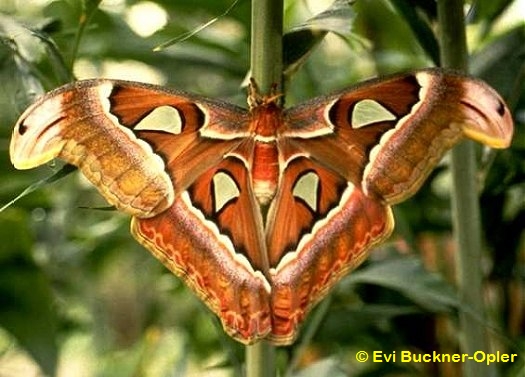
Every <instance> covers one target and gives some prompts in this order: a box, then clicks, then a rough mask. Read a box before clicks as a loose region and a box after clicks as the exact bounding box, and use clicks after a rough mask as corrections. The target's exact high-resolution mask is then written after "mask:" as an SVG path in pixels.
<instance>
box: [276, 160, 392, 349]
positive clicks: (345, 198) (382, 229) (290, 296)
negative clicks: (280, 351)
mask: <svg viewBox="0 0 525 377" xmlns="http://www.w3.org/2000/svg"><path fill="white" fill-rule="evenodd" d="M282 177H283V180H282V184H281V185H280V186H279V191H278V193H277V196H276V198H275V201H274V202H273V204H272V207H271V209H270V213H269V216H268V223H267V229H266V231H267V243H268V248H269V257H270V265H271V266H272V268H271V270H270V275H271V282H272V300H271V308H272V310H271V313H272V332H271V334H269V339H271V340H272V341H273V342H274V343H276V344H289V343H291V342H292V341H293V340H294V339H295V337H296V336H297V331H298V327H299V325H300V323H301V322H302V320H303V319H304V318H305V316H306V314H307V313H308V311H309V310H310V309H311V308H312V306H313V305H314V304H316V303H317V302H318V301H319V300H321V299H322V298H323V297H324V296H325V295H326V293H327V292H328V290H329V289H330V288H332V287H333V286H334V285H335V284H336V283H337V281H339V279H340V278H341V277H342V276H343V275H344V274H345V273H347V272H348V271H349V270H351V269H353V268H355V267H357V266H358V265H359V264H360V263H361V262H362V261H363V260H364V259H365V258H366V256H367V254H368V251H369V250H370V248H371V247H372V246H373V245H375V244H377V243H379V242H380V241H382V240H384V239H385V238H387V237H388V236H389V235H390V233H391V231H392V229H393V225H394V223H393V218H392V214H391V210H390V208H389V207H388V206H386V205H383V204H382V203H381V202H379V201H377V200H374V199H371V198H369V197H367V196H365V195H364V194H363V192H362V191H361V190H360V188H359V187H355V186H354V185H353V184H351V183H349V182H347V181H346V180H345V179H344V178H343V177H341V176H340V175H338V174H336V173H334V172H332V171H330V170H327V169H325V168H324V167H322V166H320V165H319V164H317V163H315V162H312V161H311V160H310V159H308V158H306V157H302V156H298V157H297V158H295V159H293V160H291V161H289V162H288V164H287V166H286V168H285V169H284V171H283V174H282Z"/></svg>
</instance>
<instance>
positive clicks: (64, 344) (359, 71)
mask: <svg viewBox="0 0 525 377" xmlns="http://www.w3.org/2000/svg"><path fill="white" fill-rule="evenodd" d="M230 6H231V1H222V0H221V1H206V0H192V1H186V0H179V1H176V2H173V1H168V0H164V1H162V0H159V1H147V2H146V1H123V0H122V1H116V0H114V1H109V0H108V1H102V2H99V1H89V0H85V1H81V0H76V1H75V0H58V1H42V2H30V3H28V2H24V3H23V4H21V3H19V2H17V1H14V0H8V1H4V2H2V4H0V12H1V13H0V40H1V42H2V43H1V44H0V78H1V79H2V81H1V82H2V85H0V119H1V123H0V124H1V127H0V138H1V139H0V140H1V141H2V142H1V144H0V145H1V146H2V153H0V180H1V182H2V184H1V185H0V203H7V202H9V201H10V200H11V199H13V198H14V197H15V196H17V195H18V194H20V192H22V190H24V189H25V188H26V187H27V186H29V185H30V184H32V183H34V182H36V181H38V180H39V179H42V178H44V177H48V176H50V175H51V174H53V172H54V171H56V170H58V169H59V168H60V166H55V165H53V166H49V167H47V168H41V169H38V170H35V171H29V172H18V171H15V170H14V169H13V168H12V167H11V164H10V163H9V160H8V150H7V149H8V143H9V137H10V132H11V129H12V125H13V124H14V122H15V120H16V118H17V117H18V116H19V115H20V113H21V111H22V110H23V109H24V108H25V107H26V105H27V104H28V103H30V102H31V101H32V100H33V99H34V97H35V96H37V95H39V94H41V93H42V92H43V91H46V90H49V89H52V88H54V87H56V86H58V85H60V84H62V83H65V82H67V81H70V80H71V79H72V78H73V77H76V78H86V77H101V76H103V77H113V78H128V79H134V80H141V81H148V82H158V83H162V84H167V85H169V86H173V87H176V88H179V89H184V90H188V91H192V92H196V93H199V94H202V95H207V96H210V97H217V98H224V99H227V100H230V101H232V102H235V103H237V104H241V105H244V103H245V99H246V94H245V91H244V90H243V89H241V88H240V84H241V83H242V81H243V80H244V78H245V77H246V74H247V69H248V67H249V66H250V62H249V31H250V4H249V2H247V1H239V3H238V4H236V5H235V6H234V7H233V8H232V9H231V10H230V11H229V12H228V13H227V14H226V15H223V14H224V12H225V10H227V9H228V8H229V7H230ZM285 6H286V12H285V28H286V29H287V30H288V34H286V35H285V38H284V41H283V43H284V58H285V65H286V95H287V96H286V103H287V105H293V104H294V103H297V102H299V101H301V100H304V99H307V98H311V97H313V96H316V95H321V94H326V93H328V92H330V91H331V90H334V89H340V88H343V87H346V86H348V85H350V84H352V83H355V82H357V81H359V80H362V79H363V78H366V77H371V76H375V75H378V74H379V75H382V74H388V73H393V72H397V71H401V70H409V69H414V68H420V67H426V66H429V65H434V64H436V63H437V59H438V56H439V53H438V47H437V42H436V41H437V37H436V32H435V30H436V22H437V21H436V4H435V2H434V1H425V0H422V1H417V2H415V1H409V0H390V1H387V0H359V1H356V2H355V3H354V4H352V5H349V4H348V3H347V2H344V1H336V2H335V3H331V2H330V1H328V2H326V3H325V2H320V1H311V2H309V3H308V2H301V1H288V2H286V4H285ZM519 6H521V7H523V1H505V0H499V1H492V0H480V1H476V2H473V3H469V4H468V7H469V9H468V13H467V20H468V23H469V26H468V29H467V31H468V37H469V48H470V53H471V58H470V66H471V72H472V73H473V74H475V75H476V76H480V77H482V78H484V79H486V80H487V81H488V82H489V83H490V84H491V85H493V86H494V87H495V88H496V89H498V91H499V92H500V93H501V94H502V95H503V96H504V97H505V98H506V99H507V100H508V102H509V105H510V107H511V109H512V111H513V113H514V114H515V120H516V135H515V139H514V142H513V145H512V147H511V149H509V150H506V151H501V152H498V153H494V154H492V153H491V154H487V153H485V151H482V150H480V151H479V152H480V153H479V157H480V163H481V164H480V172H479V174H480V180H481V182H483V185H482V190H481V192H480V193H479V194H480V196H481V201H482V221H483V229H484V246H485V247H484V250H483V252H484V258H483V266H484V271H483V272H484V274H485V280H484V281H485V297H483V298H480V299H484V300H485V302H486V304H487V307H488V313H489V316H488V317H489V322H488V323H487V324H486V326H487V328H488V329H489V330H490V335H491V343H492V347H493V349H494V351H496V350H500V351H502V352H511V353H520V352H521V356H522V357H524V356H525V355H524V354H523V349H524V348H525V336H524V334H525V331H524V329H525V305H524V295H525V294H524V287H525V286H524V272H523V271H524V267H525V254H524V247H523V241H522V235H523V228H524V224H525V220H524V217H525V208H524V207H525V202H524V199H523V198H524V195H523V190H524V185H523V182H524V172H525V166H524V164H523V161H524V159H523V153H524V144H525V141H524V137H523V123H524V122H525V120H524V118H525V115H524V114H525V95H524V94H525V89H524V84H523V83H524V76H525V68H524V67H525V65H524V61H525V58H524V57H525V47H524V46H525V43H524V42H525V25H524V21H523V17H521V19H520V17H519V16H518V17H517V16H516V15H519V14H521V15H523V12H524V10H523V8H521V9H520V8H519ZM520 11H521V13H519V12H520ZM137 14H139V15H140V14H142V15H148V17H146V18H143V19H142V20H141V21H139V22H138V23H134V22H133V19H134V17H136V16H137ZM155 15H157V16H158V21H157V22H156V25H157V26H158V25H161V27H160V28H158V29H155V28H153V26H155V23H153V24H154V25H152V29H150V30H146V29H145V28H143V29H140V27H139V26H142V27H144V26H146V24H147V23H148V22H146V20H148V19H149V20H151V19H153V18H154V16H155ZM221 15H222V16H221ZM218 16H220V17H219V18H218V20H217V22H215V23H213V24H212V25H210V26H209V27H206V28H204V29H203V30H201V31H200V32H199V33H196V34H192V31H194V30H195V29H196V28H199V27H200V26H202V25H204V24H205V23H207V22H208V21H210V20H212V19H214V18H216V17H218ZM162 25H163V26H162ZM150 33H152V34H150ZM184 33H189V38H187V39H185V40H184V41H182V42H181V41H179V42H178V43H175V44H173V45H171V46H169V47H167V48H165V49H162V50H161V51H158V52H153V51H152V50H153V49H154V48H155V47H156V46H159V45H161V44H163V43H165V42H167V41H170V40H172V39H173V38H174V37H178V36H180V35H184ZM449 181H450V174H449V169H448V164H447V161H445V162H444V163H443V164H442V165H440V167H439V168H438V169H437V170H436V171H435V172H434V174H433V175H432V177H431V178H430V179H429V180H428V182H427V183H426V185H425V186H424V188H423V189H422V190H421V192H420V193H418V194H417V195H416V196H415V197H414V198H413V199H412V200H410V201H408V202H406V203H404V204H402V205H399V206H397V207H396V208H395V212H396V219H397V228H396V234H395V235H394V237H393V238H392V239H391V241H390V242H389V243H388V244H387V245H385V246H383V247H381V248H379V249H377V250H375V251H374V252H373V253H372V255H371V257H370V258H369V260H368V261H367V263H366V264H365V265H364V266H363V267H362V268H360V269H359V270H358V271H356V272H354V273H352V274H350V275H349V276H348V277H347V278H346V279H344V281H343V282H342V283H341V284H339V286H338V287H337V289H336V290H335V292H334V293H333V294H332V295H331V297H330V298H329V300H330V302H329V305H328V304H326V305H323V309H324V312H323V313H319V312H314V313H313V314H312V315H311V316H310V317H311V318H310V321H308V323H307V324H306V325H305V328H304V329H303V334H305V333H308V332H309V330H310V329H312V332H313V334H314V335H313V338H312V339H309V340H308V341H307V342H305V343H302V342H301V341H302V339H299V342H298V343H297V344H296V345H295V346H292V347H288V348H282V349H279V350H278V353H277V363H278V366H279V368H280V370H281V371H283V373H284V371H285V370H287V369H289V368H295V370H294V372H295V373H297V374H298V375H301V376H303V375H305V376H308V375H315V376H317V377H319V376H324V375H326V376H336V375H351V376H375V375H377V376H389V375H396V376H400V375H402V376H415V375H430V376H454V375H459V373H460V369H459V367H458V365H447V364H430V365H429V364H426V365H422V364H413V365H411V364H400V363H381V364H374V363H363V364H359V363H357V362H356V361H355V352H356V351H359V350H366V351H373V350H381V351H382V352H384V353H390V352H393V351H395V350H397V351H399V350H412V351H413V352H432V351H433V350H436V351H438V352H443V353H444V352H457V351H458V327H457V313H458V311H459V310H460V308H459V307H458V302H457V297H456V294H455V289H454V274H453V270H454V253H455V250H454V249H453V245H452V240H451V236H450V228H451V224H450V207H449V206H450V204H449V203H450V201H449V192H450V191H449V188H450V187H449V186H450V184H449ZM473 195H476V193H473ZM105 205H106V204H105V203H104V202H103V201H102V200H101V199H100V197H99V196H98V194H97V193H96V192H95V191H94V190H93V189H92V188H91V186H89V185H88V184H86V182H85V181H84V180H83V179H82V177H81V176H80V175H77V174H71V175H69V176H68V177H67V178H65V179H62V180H60V181H58V182H55V183H53V184H51V185H45V186H44V187H43V188H42V189H40V190H37V191H36V192H34V193H32V194H31V195H28V196H24V197H23V198H22V199H21V200H20V201H18V202H17V203H16V204H14V205H12V206H10V207H9V208H8V209H6V210H4V211H3V212H1V213H0V240H1V242H0V279H1V283H0V300H1V301H0V302H1V305H0V326H1V328H2V331H1V332H0V345H1V348H0V350H1V352H2V354H1V357H0V375H6V376H19V375H27V376H31V375H39V374H41V373H45V374H49V375H53V374H58V375H60V376H70V375H75V376H95V375H96V376H117V377H118V376H172V375H195V374H201V375H204V374H209V373H224V374H226V375H231V374H233V373H237V374H238V373H240V371H241V370H242V362H243V350H242V347H241V346H240V345H238V344H237V343H235V342H234V341H232V340H230V339H229V338H227V337H226V336H225V335H224V334H223V333H222V330H221V329H220V328H219V326H218V325H217V322H216V320H215V319H214V318H213V317H212V316H211V315H210V313H209V312H208V311H207V310H206V309H205V307H204V306H203V305H202V304H201V303H200V302H199V301H198V300H197V299H195V298H194V297H193V296H192V295H191V294H190V293H189V292H188V290H187V289H186V288H185V287H184V286H183V285H182V283H181V282H180V281H179V280H178V279H176V278H175V277H173V276H172V275H171V274H170V273H169V272H167V271H166V270H165V269H164V268H163V267H162V266H161V265H160V263H158V262H157V261H156V260H155V259H154V258H153V257H151V256H150V255H149V254H148V253H147V252H145V251H144V250H143V249H142V248H141V247H140V246H139V245H138V244H136V243H135V242H134V241H133V240H132V239H131V237H130V235H129V231H128V223H129V219H128V218H127V216H123V215H120V214H118V213H116V212H112V211H100V210H96V209H94V208H96V207H103V206H105ZM461 309H463V310H468V308H461ZM314 330H315V331H314ZM523 368H524V367H523V359H521V360H520V362H519V363H517V364H514V365H508V364H501V365H498V373H500V374H501V375H503V376H518V375H520V373H524V369H523Z"/></svg>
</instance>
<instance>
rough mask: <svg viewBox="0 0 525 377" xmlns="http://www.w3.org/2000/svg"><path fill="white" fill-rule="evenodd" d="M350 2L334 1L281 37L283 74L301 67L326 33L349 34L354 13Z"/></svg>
mask: <svg viewBox="0 0 525 377" xmlns="http://www.w3.org/2000/svg"><path fill="white" fill-rule="evenodd" d="M350 5H351V2H350V1H347V0H336V1H334V3H333V4H332V6H330V7H329V8H328V9H327V10H325V11H323V12H321V13H319V14H317V15H316V16H314V17H312V18H310V19H308V20H307V21H306V22H304V23H302V24H300V25H297V26H295V27H293V28H292V29H291V30H290V31H289V32H287V33H286V34H285V35H284V37H283V64H284V67H285V68H284V74H285V76H289V75H290V74H291V73H293V72H295V71H296V70H297V69H298V68H299V66H300V65H302V64H303V63H304V62H305V60H306V58H307V57H308V56H309V54H310V53H311V52H312V51H313V50H314V48H315V47H316V46H317V45H318V44H319V42H321V41H322V40H323V38H324V37H325V36H326V34H327V33H328V32H332V33H336V34H338V35H340V36H343V37H346V36H348V35H349V34H350V33H351V30H352V24H353V22H354V20H355V12H354V11H353V10H352V8H351V6H350Z"/></svg>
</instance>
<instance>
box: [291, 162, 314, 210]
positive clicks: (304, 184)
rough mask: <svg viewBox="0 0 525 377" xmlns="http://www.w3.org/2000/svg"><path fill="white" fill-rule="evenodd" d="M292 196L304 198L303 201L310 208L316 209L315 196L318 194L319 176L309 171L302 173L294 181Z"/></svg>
mask: <svg viewBox="0 0 525 377" xmlns="http://www.w3.org/2000/svg"><path fill="white" fill-rule="evenodd" d="M292 194H293V196H295V197H296V198H300V199H302V200H304V202H305V203H306V204H307V205H308V207H310V208H311V209H312V211H314V212H316V211H317V198H318V196H319V176H318V175H317V174H315V173H314V172H309V173H306V174H305V175H303V176H302V177H301V178H299V179H298V180H297V182H296V183H295V185H294V187H293V190H292Z"/></svg>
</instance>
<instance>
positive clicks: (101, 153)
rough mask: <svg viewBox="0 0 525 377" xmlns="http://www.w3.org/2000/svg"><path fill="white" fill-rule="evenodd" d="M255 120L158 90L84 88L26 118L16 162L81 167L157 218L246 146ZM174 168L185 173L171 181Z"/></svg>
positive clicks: (115, 200)
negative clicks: (236, 149) (170, 168)
mask: <svg viewBox="0 0 525 377" xmlns="http://www.w3.org/2000/svg"><path fill="white" fill-rule="evenodd" d="M247 117H248V114H247V112H246V111H244V110H242V109H240V108H237V107H235V106H232V105H229V106H228V105H225V104H221V103H210V102H209V101H206V100H204V99H201V98H196V97H191V96H187V95H185V94H183V93H179V92H174V91H168V90H167V89H165V88H162V87H158V86H153V85H146V84H139V83H130V82H125V81H112V80H87V81H79V82H77V83H74V84H70V85H66V86H64V87H61V88H59V89H57V90H55V91H52V92H50V93H48V94H47V95H45V96H44V97H43V98H42V99H41V100H40V101H38V102H37V103H35V104H34V105H32V106H31V107H30V108H28V109H27V110H26V111H25V112H24V114H22V116H21V117H20V119H19V121H18V122H17V124H16V126H15V129H14V131H13V136H12V139H11V146H10V154H11V160H12V162H13V164H14V165H15V167H17V168H19V169H29V168H32V167H35V166H38V165H41V164H44V163H46V162H47V161H49V160H51V159H52V158H55V157H59V158H62V159H64V160H65V161H67V162H69V163H71V164H73V165H76V166H78V167H79V168H80V169H81V171H82V172H83V173H84V174H85V175H86V177H87V178H88V179H89V180H90V181H91V182H92V183H93V184H94V185H95V186H96V187H97V188H98V189H99V190H100V192H101V193H102V195H104V197H105V198H106V199H107V200H108V201H109V202H110V203H111V204H113V205H115V206H116V207H117V208H119V209H121V210H123V211H125V212H127V213H129V214H132V215H135V216H139V217H149V216H154V215H155V214H157V213H160V212H162V211H163V210H165V209H166V208H168V207H169V206H170V205H171V204H172V202H173V200H174V198H175V196H176V195H178V193H180V192H182V191H184V190H185V188H186V187H187V186H188V185H189V184H190V183H191V182H192V181H193V180H194V179H195V177H196V176H198V175H199V174H200V173H202V172H203V171H205V170H207V169H208V168H209V167H211V166H213V165H215V164H217V163H218V162H219V161H220V160H221V159H222V156H223V155H224V154H226V153H227V152H228V151H229V150H231V149H232V148H233V147H234V146H235V145H237V144H238V143H239V142H240V140H241V138H242V137H243V136H244V135H245V133H246V127H247V125H248V124H247ZM243 127H244V128H243ZM221 131H228V133H227V135H228V136H227V138H228V140H222V139H221V138H220V136H221ZM224 133H226V132H224ZM203 134H205V135H206V136H207V138H206V142H202V143H201V142H200V135H203ZM144 139H146V140H147V142H146V141H144ZM203 151H205V152H206V153H203ZM174 160H176V161H177V165H178V167H179V169H173V172H174V176H173V177H170V176H169V175H168V174H167V172H166V165H169V164H170V163H172V162H173V161H174ZM174 186H175V187H174Z"/></svg>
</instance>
